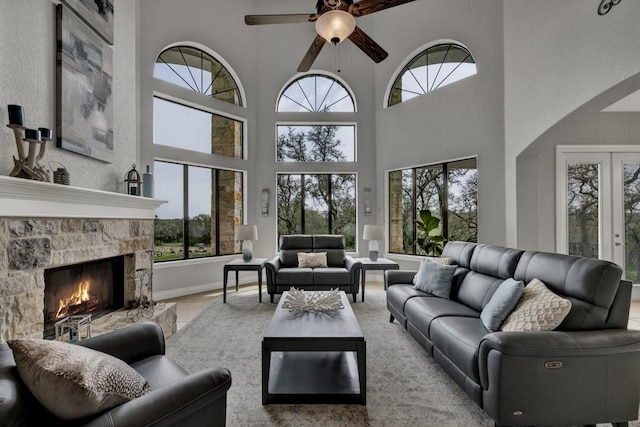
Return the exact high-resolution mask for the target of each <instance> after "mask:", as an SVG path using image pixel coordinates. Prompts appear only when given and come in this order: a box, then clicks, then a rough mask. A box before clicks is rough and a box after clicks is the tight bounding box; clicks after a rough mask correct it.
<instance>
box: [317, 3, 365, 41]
mask: <svg viewBox="0 0 640 427" xmlns="http://www.w3.org/2000/svg"><path fill="white" fill-rule="evenodd" d="M355 29H356V19H355V18H354V17H353V15H351V14H350V13H349V12H345V11H344V10H330V11H329V12H325V13H323V14H322V15H320V16H319V17H318V20H317V21H316V31H317V33H318V34H319V35H320V37H322V38H323V39H325V40H326V41H328V42H330V43H333V44H338V43H341V42H342V41H343V40H344V39H346V38H347V37H349V36H350V35H351V33H353V31H354V30H355Z"/></svg>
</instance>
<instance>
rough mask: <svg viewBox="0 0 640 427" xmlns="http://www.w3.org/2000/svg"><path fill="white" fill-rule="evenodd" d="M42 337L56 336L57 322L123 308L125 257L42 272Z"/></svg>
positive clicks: (96, 316)
mask: <svg viewBox="0 0 640 427" xmlns="http://www.w3.org/2000/svg"><path fill="white" fill-rule="evenodd" d="M44 283H45V285H44V333H43V336H44V338H51V337H53V336H55V328H54V325H55V323H56V322H57V321H59V320H61V319H63V318H65V317H67V316H74V315H87V314H91V317H92V318H93V319H95V318H98V317H100V316H103V315H105V314H107V313H110V312H112V311H115V310H118V309H120V308H122V307H123V306H124V257H122V256H119V257H114V258H107V259H102V260H97V261H91V262H86V263H81V264H74V265H70V266H64V267H57V268H51V269H48V270H45V273H44Z"/></svg>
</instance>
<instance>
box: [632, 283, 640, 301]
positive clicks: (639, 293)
mask: <svg viewBox="0 0 640 427" xmlns="http://www.w3.org/2000/svg"><path fill="white" fill-rule="evenodd" d="M631 301H640V284H635V285H633V288H632V289H631Z"/></svg>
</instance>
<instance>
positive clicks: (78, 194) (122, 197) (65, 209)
mask: <svg viewBox="0 0 640 427" xmlns="http://www.w3.org/2000/svg"><path fill="white" fill-rule="evenodd" d="M166 202H167V201H166V200H159V199H151V198H147V197H142V196H130V195H128V194H120V193H112V192H108V191H101V190H92V189H88V188H80V187H71V186H67V185H60V184H53V183H50V182H41V181H32V180H28V179H22V178H13V177H7V176H0V206H1V208H0V217H19V218H22V217H25V218H121V219H125V218H126V219H154V218H155V212H156V209H157V208H158V207H159V206H160V205H162V204H163V203H166Z"/></svg>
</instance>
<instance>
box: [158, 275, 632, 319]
mask: <svg viewBox="0 0 640 427" xmlns="http://www.w3.org/2000/svg"><path fill="white" fill-rule="evenodd" d="M382 286H383V284H382V282H379V281H378V282H376V281H372V282H369V281H367V288H369V289H382ZM235 292H236V290H235V288H234V287H232V286H231V287H229V288H228V289H227V298H233V296H234V294H235ZM239 292H256V293H257V292H258V284H257V283H255V284H247V285H241V286H240V288H239ZM218 297H222V289H220V290H215V291H211V292H202V293H199V294H193V295H187V296H184V297H179V298H172V299H166V300H163V301H160V302H175V303H177V304H178V305H177V307H176V308H177V312H178V320H177V327H178V330H180V329H181V328H182V327H183V326H184V325H186V324H187V323H189V321H190V320H191V319H193V318H194V317H195V316H196V315H198V313H200V312H201V311H202V310H204V309H205V308H206V307H208V306H209V304H211V303H212V302H213V300H214V299H216V298H218ZM256 297H257V295H256ZM276 301H277V300H276ZM358 301H360V295H359V296H358ZM262 302H263V304H270V303H269V295H268V294H267V292H266V290H264V287H263V294H262ZM365 302H366V301H365ZM629 328H631V329H640V301H633V302H632V303H631V311H630V313H629Z"/></svg>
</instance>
